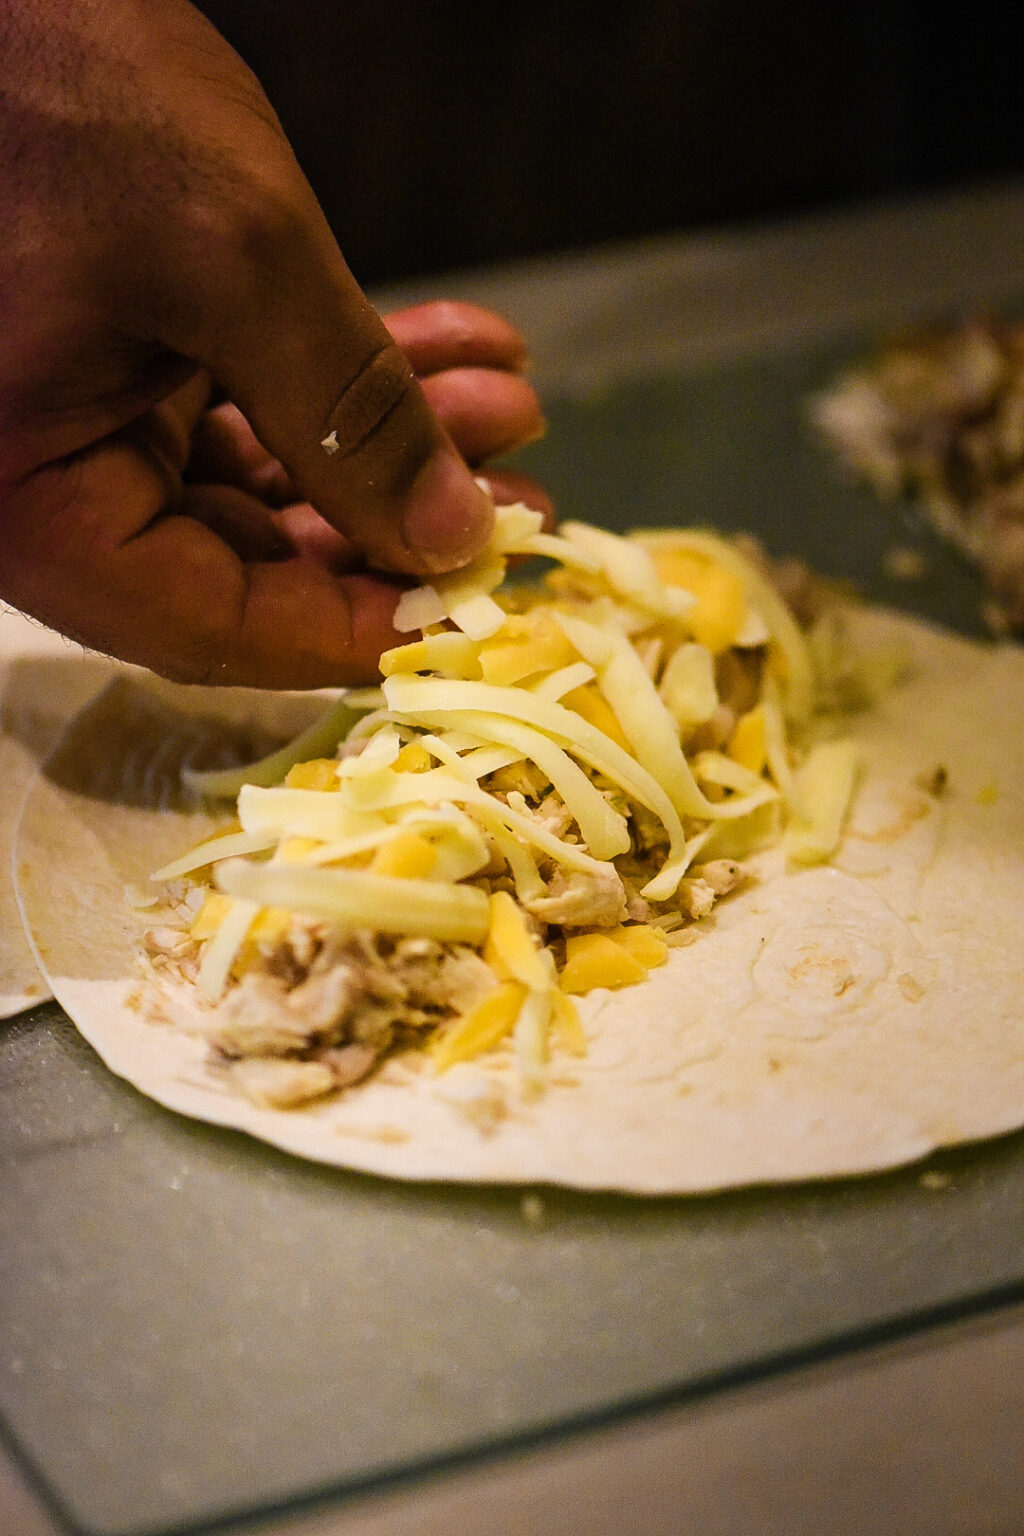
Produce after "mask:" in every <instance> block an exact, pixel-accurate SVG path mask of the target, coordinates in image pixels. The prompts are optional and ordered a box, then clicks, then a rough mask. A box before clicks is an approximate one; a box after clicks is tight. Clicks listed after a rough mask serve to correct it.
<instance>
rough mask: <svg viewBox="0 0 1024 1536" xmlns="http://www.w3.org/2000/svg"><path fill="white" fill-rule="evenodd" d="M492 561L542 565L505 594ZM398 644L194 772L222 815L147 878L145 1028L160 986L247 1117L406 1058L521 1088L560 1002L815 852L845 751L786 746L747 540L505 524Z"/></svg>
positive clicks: (516, 514) (567, 1015)
mask: <svg viewBox="0 0 1024 1536" xmlns="http://www.w3.org/2000/svg"><path fill="white" fill-rule="evenodd" d="M510 556H520V557H521V556H541V557H544V558H545V559H546V560H547V561H548V562H550V565H549V569H548V571H547V574H546V575H545V576H544V577H543V579H541V580H540V581H538V582H537V583H536V584H533V585H506V584H505V582H504V578H505V570H506V564H507V561H508V559H509V557H510ZM396 627H397V628H398V630H399V632H407V633H410V634H415V635H417V636H418V638H413V639H411V640H410V642H409V643H408V644H404V645H400V646H398V647H396V648H395V649H393V650H391V651H388V652H387V653H386V654H385V655H384V656H383V657H382V658H381V673H382V677H383V682H382V685H381V687H380V688H379V689H376V688H375V689H363V690H356V691H349V692H347V693H346V694H345V695H344V696H343V697H342V698H341V699H340V701H339V702H337V703H336V704H334V705H332V706H331V708H330V709H329V710H328V711H327V713H326V715H325V716H324V717H323V718H322V719H321V720H320V721H318V722H317V723H316V724H315V725H314V726H313V727H311V728H310V729H309V730H308V731H306V732H304V733H303V735H302V736H300V737H299V738H297V739H296V740H295V741H294V742H292V743H291V744H290V745H289V746H288V747H286V748H283V749H281V750H280V751H279V752H277V753H275V754H274V755H273V756H272V757H268V758H266V759H264V760H262V761H261V762H259V763H256V764H251V765H249V766H248V767H246V768H243V769H238V770H226V771H217V772H214V773H195V774H192V775H191V776H190V778H191V783H192V787H193V789H194V790H195V791H196V792H197V793H198V794H200V795H202V796H204V797H206V798H207V799H210V798H219V799H225V798H228V797H230V798H231V799H235V800H236V802H237V820H236V821H234V822H233V823H231V824H230V825H229V826H227V827H226V828H225V829H223V830H222V831H221V832H220V833H219V834H218V835H217V836H215V837H213V838H211V839H209V840H208V841H206V842H204V843H203V844H202V845H200V846H199V847H197V848H194V849H192V851H191V852H189V853H188V854H186V855H185V856H183V857H182V858H180V859H177V860H176V861H174V862H173V863H172V864H169V865H167V866H166V867H165V868H163V869H162V870H159V871H157V872H156V875H155V877H154V878H156V879H159V880H161V881H165V882H168V887H167V890H168V904H169V913H168V920H167V921H166V922H165V923H164V924H163V925H162V926H160V927H157V928H153V929H152V930H151V931H150V932H149V933H148V934H147V936H146V948H147V952H148V967H149V975H150V980H151V982H156V983H157V984H158V985H159V988H160V990H161V994H162V1001H161V1004H160V1007H159V1008H158V1009H157V1011H158V1012H161V1016H163V1017H165V1018H166V1017H168V997H169V995H170V994H171V993H173V991H174V989H175V987H180V986H182V985H184V986H185V987H186V988H187V989H188V992H189V1027H191V1028H193V1029H194V1028H196V1027H201V1029H202V1031H203V1033H204V1034H205V1036H206V1037H207V1039H208V1040H209V1042H210V1046H211V1051H212V1056H213V1059H214V1060H215V1061H216V1062H217V1063H219V1064H220V1066H221V1067H222V1068H223V1070H224V1071H225V1072H226V1073H227V1074H229V1075H230V1077H231V1079H232V1080H233V1081H234V1082H235V1083H236V1084H237V1086H238V1088H239V1089H240V1090H241V1091H242V1092H244V1093H245V1094H247V1095H248V1096H249V1097H250V1098H252V1099H253V1100H254V1101H256V1102H257V1103H260V1104H264V1105H270V1106H275V1107H282V1108H283V1107H292V1106H297V1105H302V1104H306V1103H309V1102H311V1101H314V1100H316V1099H319V1098H321V1097H323V1096H324V1095H328V1094H331V1093H334V1092H336V1091H337V1090H339V1089H341V1088H345V1087H347V1086H349V1085H351V1084H353V1083H356V1082H358V1081H360V1080H361V1079H362V1078H364V1077H366V1076H367V1074H369V1073H370V1072H372V1071H373V1070H374V1069H375V1068H376V1067H377V1066H378V1065H379V1064H380V1062H381V1061H382V1059H383V1058H384V1057H386V1056H388V1055H391V1054H394V1053H395V1052H396V1051H398V1050H408V1049H410V1048H415V1049H417V1050H418V1051H419V1059H420V1060H421V1061H422V1062H423V1063H424V1064H430V1065H432V1067H433V1069H435V1070H438V1071H441V1070H444V1069H445V1068H446V1067H448V1066H450V1065H451V1064H452V1063H454V1062H457V1061H461V1060H465V1059H467V1058H470V1057H474V1056H478V1055H480V1054H482V1053H494V1052H499V1053H505V1054H506V1055H508V1054H511V1055H512V1056H513V1058H514V1060H515V1061H516V1063H517V1065H518V1073H519V1079H520V1083H521V1086H522V1091H523V1092H524V1093H525V1094H531V1093H536V1092H539V1091H541V1089H542V1087H543V1084H544V1080H545V1073H546V1071H547V1068H548V1063H549V1061H550V1060H551V1059H552V1057H553V1056H555V1055H557V1054H558V1053H561V1052H567V1053H577V1054H578V1053H582V1052H584V1051H585V1049H586V1038H585V1034H584V1031H583V1029H582V1027H581V1023H580V1019H579V1016H578V1013H577V1010H576V1006H575V1003H574V998H575V997H577V996H579V995H581V994H585V993H588V992H590V991H592V990H593V989H595V988H601V987H610V988H617V987H624V986H628V985H630V984H632V983H636V982H639V981H642V980H643V979H644V977H646V975H647V974H648V972H649V970H650V969H652V968H653V967H656V966H660V965H662V964H663V963H664V962H665V961H666V959H667V957H668V954H669V951H670V949H671V948H673V947H675V946H678V945H680V944H685V943H688V942H689V941H690V940H691V939H692V938H693V937H694V932H695V926H694V925H696V924H698V923H699V921H700V920H701V919H702V918H704V917H706V916H707V915H708V913H710V912H711V910H712V909H713V907H714V905H715V903H716V902H717V901H718V900H719V899H720V898H721V897H723V896H725V895H726V894H727V893H728V892H729V891H731V890H733V889H734V888H735V887H737V886H738V885H740V884H741V883H742V882H743V880H744V879H745V878H746V877H747V872H746V870H745V868H744V864H743V860H744V859H745V858H747V857H748V856H750V855H751V854H753V853H755V852H756V851H758V850H760V849H762V848H764V847H766V846H768V845H771V844H774V843H778V842H779V841H780V840H781V841H782V842H783V844H784V846H785V848H786V850H787V852H788V854H789V856H790V858H792V859H793V860H797V861H804V862H813V861H817V860H821V859H825V858H827V857H828V856H829V854H830V853H831V852H832V850H833V849H834V848H835V846H836V844H837V842H838V839H839V836H840V832H841V828H842V823H843V818H844V816H845V813H846V809H847V806H848V803H849V800H850V796H851V793H852V789H853V784H854V778H855V773H856V761H855V753H854V749H853V747H852V744H851V743H850V742H849V741H848V740H846V739H843V738H841V737H838V736H836V735H835V734H834V733H830V732H825V733H824V734H823V733H822V732H821V731H820V730H819V731H816V732H810V731H809V727H810V723H811V717H812V713H813V710H814V705H815V664H814V654H813V651H814V648H813V646H812V645H809V644H808V637H807V636H806V634H805V633H804V631H803V630H802V628H801V625H800V624H799V623H798V622H797V620H796V619H795V618H794V615H793V612H792V611H791V609H790V608H789V607H788V606H787V605H786V603H785V602H784V601H783V600H782V598H781V597H780V595H779V591H778V589H777V587H776V586H775V585H774V584H773V583H772V581H771V580H769V579H768V576H767V575H766V572H765V568H764V563H763V562H762V561H760V560H759V559H758V558H756V556H753V555H752V554H751V553H750V550H749V546H748V547H744V546H743V545H742V544H740V543H733V542H729V541H726V540H724V539H721V538H718V537H716V536H715V535H713V534H711V533H706V532H700V531H684V530H672V531H660V532H651V533H634V534H631V535H629V536H628V537H619V536H617V535H615V534H612V533H609V532H606V531H603V530H601V529H598V528H594V527H590V526H589V525H586V524H583V523H566V524H564V525H562V527H561V530H560V532H559V534H557V535H553V534H547V533H544V532H543V531H542V528H541V518H540V515H539V514H538V513H536V512H533V511H531V510H530V509H529V508H527V507H524V506H521V505H520V506H514V507H505V508H500V509H499V510H498V514H497V523H496V531H495V536H494V539H493V541H492V544H491V546H490V548H489V549H488V551H487V552H486V553H485V554H484V555H482V556H481V557H480V558H479V559H478V560H476V561H475V562H474V564H473V565H472V566H471V567H470V568H468V569H467V570H465V571H461V572H458V573H457V574H456V575H454V576H451V577H447V578H443V579H441V580H439V581H437V582H436V583H435V584H434V585H433V586H424V587H418V588H416V589H414V590H413V591H410V592H408V593H406V594H405V596H404V597H403V598H402V600H401V603H400V605H399V609H398V613H397V616H396ZM819 649H820V647H819ZM197 1000H198V1004H199V1010H198V1017H199V1019H200V1020H201V1023H200V1025H199V1026H197V1024H196V1018H197V1013H196V1008H195V1003H196V1001H197Z"/></svg>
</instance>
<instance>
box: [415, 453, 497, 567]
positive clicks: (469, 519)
mask: <svg viewBox="0 0 1024 1536" xmlns="http://www.w3.org/2000/svg"><path fill="white" fill-rule="evenodd" d="M493 527H494V504H493V502H492V501H491V499H490V497H489V496H488V495H486V493H485V492H484V491H482V490H481V489H480V487H479V486H478V485H477V483H476V481H475V480H474V479H473V476H472V475H471V474H470V472H469V470H468V469H467V468H466V466H465V464H464V463H463V462H462V460H461V459H460V458H459V457H458V456H457V455H456V454H454V453H452V452H439V453H435V454H434V455H433V456H432V457H431V458H430V459H429V460H428V462H427V463H426V464H425V465H424V467H423V468H422V469H421V470H420V472H419V474H418V475H417V477H416V479H415V480H414V482H413V486H412V490H411V491H410V493H409V500H408V502H407V504H406V509H405V516H404V518H403V521H402V538H403V540H404V542H405V544H406V547H407V548H408V549H409V551H410V553H411V554H413V555H414V556H415V557H416V559H417V561H418V562H419V563H420V564H421V565H422V566H423V568H424V569H425V570H427V571H436V572H441V571H454V570H458V569H459V567H460V566H463V565H468V564H469V562H470V560H472V559H473V557H474V555H477V554H479V553H480V551H481V549H483V547H484V545H485V544H486V543H487V540H488V539H489V538H490V536H491V530H492V528H493Z"/></svg>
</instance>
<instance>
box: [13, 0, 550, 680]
mask: <svg viewBox="0 0 1024 1536" xmlns="http://www.w3.org/2000/svg"><path fill="white" fill-rule="evenodd" d="M0 87H2V90H0V102H2V103H3V105H2V106H0V136H2V142H0V196H2V203H3V206H4V208H5V219H6V224H7V236H8V238H5V241H4V243H3V246H2V249H0V596H2V597H4V598H5V599H6V600H8V601H9V602H11V603H13V604H14V605H15V606H17V607H20V608H22V609H24V610H25V611H26V612H29V613H32V614H34V615H35V616H37V617H38V618H40V619H42V620H44V621H45V622H46V623H48V624H51V625H52V626H54V627H55V628H58V629H61V630H63V631H64V632H65V633H68V634H71V635H73V636H74V637H75V638H77V639H79V640H81V641H82V642H84V643H86V644H89V645H91V646H94V647H95V648H97V649H100V650H104V651H108V652H110V653H111V654H114V655H118V656H120V657H122V658H124V659H126V660H131V661H136V662H140V663H142V664H143V665H146V666H149V667H152V668H154V669H155V670H156V671H159V672H162V673H164V674H165V675H167V676H170V677H175V678H178V679H181V680H184V681H195V682H222V683H237V682H249V683H255V684H257V685H261V686H274V687H312V686H318V685H323V684H329V683H339V682H355V681H365V680H368V679H370V678H371V677H373V676H375V675H376V665H377V659H378V657H379V654H380V651H381V650H382V649H384V648H386V647H387V646H388V645H390V644H393V643H394V641H395V635H394V631H393V630H392V628H391V616H392V613H393V610H394V605H395V602H396V601H397V596H398V592H399V591H400V588H401V585H402V584H401V583H397V582H395V581H392V580H389V579H388V578H386V577H385V576H383V575H381V574H379V573H380V572H383V571H394V572H403V573H408V574H409V575H413V576H426V575H429V574H430V573H432V572H437V571H439V570H445V569H451V568H455V567H457V566H459V565H461V564H464V563H466V562H467V561H468V560H469V559H471V558H472V556H473V555H474V554H475V553H476V552H477V550H478V549H479V548H480V547H481V546H482V545H483V543H484V542H485V541H486V538H487V536H488V533H489V529H490V519H491V513H490V503H489V501H488V499H487V498H486V497H485V496H484V495H483V494H482V493H481V492H480V491H479V489H478V488H477V486H476V485H475V483H474V481H473V478H472V474H471V472H470V470H469V469H468V468H467V461H468V462H469V463H472V464H473V465H478V464H480V463H482V462H484V461H485V460H486V459H487V458H489V457H490V456H491V455H493V454H495V453H498V452H501V451H504V450H505V449H507V448H510V447H513V446H516V445H517V444H519V443H521V442H524V441H527V440H529V439H530V438H531V437H534V436H536V435H537V433H538V432H539V431H540V429H541V426H542V423H541V417H540V410H539V406H538V403H537V400H536V396H535V395H534V393H533V391H532V390H531V389H530V387H529V385H528V384H527V383H526V382H525V381H524V380H523V379H522V377H521V368H522V365H523V347H522V342H521V339H520V338H519V337H518V335H517V333H516V332H515V331H514V330H513V329H512V328H511V327H510V326H507V325H506V324H505V323H504V322H502V321H500V320H498V318H497V317H496V316H492V315H490V314H488V313H487V312H486V311H481V310H476V309H473V308H470V307H468V306H459V305H436V306H422V307H419V308H417V309H413V310H406V311H403V312H402V313H401V314H398V315H395V316H393V317H391V320H390V322H389V324H390V331H391V334H389V331H388V329H386V328H385V326H384V324H383V323H382V322H381V320H380V319H379V317H378V316H377V315H376V314H375V313H374V311H373V310H372V308H371V307H370V305H369V304H368V302H367V301H366V299H365V298H364V296H363V295H362V293H361V292H360V290H359V288H358V286H357V285H356V283H355V281H354V279H353V278H352V276H351V274H350V273H349V271H348V269H347V267H346V266H345V264H344V261H343V259H342V257H341V255H340V252H339V251H338V248H337V245H336V244H335V241H334V239H333V236H332V235H331V233H330V230H329V229H328V227H327V225H326V222H325V220H324V218H323V215H322V213H321V211H320V209H319V207H318V206H317V204H316V201H315V199H314V197H313V194H312V192H311V190H310V188H309V186H308V184H307V183H306V182H305V180H304V178H303V177H302V174H301V172H300V171H299V169H298V167H297V165H296V164H295V161H294V158H293V156H292V154H291V151H290V149H289V147H288V144H287V142H286V140H285V139H284V136H283V134H282V132H281V129H280V126H279V124H278V123H277V121H276V119H275V117H274V115H273V112H272V110H271V108H270V107H269V104H268V103H267V102H266V99H265V97H264V96H263V94H262V92H261V91H260V88H259V86H258V84H257V83H256V81H255V80H254V78H253V77H252V75H251V74H250V73H249V71H248V70H247V69H246V68H245V66H244V65H243V64H242V63H241V62H240V60H238V58H237V57H236V55H235V54H234V53H233V52H232V50H231V49H230V48H229V47H228V45H227V44H226V43H225V42H224V41H223V39H222V38H220V37H219V35H218V34H217V33H216V32H215V31H214V30H213V29H212V28H211V27H209V25H208V24H207V23H206V22H205V21H203V19H202V18H201V17H200V16H199V15H198V13H197V12H195V11H194V10H193V9H192V7H191V6H189V5H188V4H186V3H185V0H77V3H76V5H75V6H74V7H68V6H67V5H66V0H19V3H18V4H17V5H14V4H13V0H0ZM213 381H215V382H213ZM227 401H230V402H231V403H230V404H228V403H226V402H227ZM335 444H337V445H338V447H337V449H336V451H330V450H332V449H334V445H335ZM325 445H326V446H325ZM492 478H493V480H494V482H495V486H496V489H497V491H498V493H499V496H500V497H501V494H502V491H505V492H506V493H507V494H508V495H509V496H513V495H521V494H523V493H524V491H523V487H522V486H517V487H515V488H513V487H512V486H511V485H508V484H504V485H503V484H502V482H501V481H500V479H499V477H498V476H497V475H496V474H495V475H494V476H493V477H492ZM525 494H526V495H527V498H528V499H530V500H531V501H532V502H533V503H534V504H536V505H540V506H542V507H544V506H545V498H544V497H543V494H542V493H538V492H537V489H536V488H532V490H531V489H530V488H529V487H527V488H526V491H525ZM502 499H504V497H502ZM314 507H315V508H316V511H315V512H314V510H313V508H314ZM367 562H368V563H369V565H370V566H372V567H373V568H374V570H373V571H369V570H367V569H366V568H365V565H366V563H367Z"/></svg>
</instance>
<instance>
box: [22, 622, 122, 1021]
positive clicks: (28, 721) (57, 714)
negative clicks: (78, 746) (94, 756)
mask: <svg viewBox="0 0 1024 1536" xmlns="http://www.w3.org/2000/svg"><path fill="white" fill-rule="evenodd" d="M115 668H116V663H114V662H112V661H109V660H108V659H107V658H106V657H103V656H96V655H94V654H88V655H87V654H86V653H85V652H83V650H82V648H81V646H78V645H75V644H74V643H73V642H72V641H70V640H67V639H65V637H64V636H63V635H58V634H56V633H55V632H54V631H53V630H52V629H47V628H46V627H45V625H42V624H39V623H37V622H36V621H35V620H34V619H29V618H26V617H25V615H24V614H22V613H18V612H16V611H15V610H14V609H13V608H6V607H3V606H2V605H0V1019H6V1018H10V1017H11V1016H12V1015H13V1014H16V1013H20V1012H21V1011H22V1009H24V1008H30V1007H33V1006H34V1005H35V1004H36V1003H40V1002H43V1001H45V999H46V998H47V997H49V995H50V992H49V988H48V986H47V985H46V982H45V981H44V979H43V977H42V975H41V973H40V971H39V967H38V966H37V965H36V962H35V957H34V955H33V953H32V949H31V946H30V945H29V942H28V939H27V937H26V935H25V931H24V928H23V926H22V922H21V917H20V915H19V912H18V906H17V901H16V899H15V893H14V880H13V871H12V867H11V859H12V854H13V834H14V827H15V823H16V821H17V818H18V813H19V811H20V809H21V803H22V801H23V800H24V798H25V793H26V791H27V789H28V786H29V784H30V783H31V782H32V779H33V778H34V776H35V774H36V771H37V770H38V767H39V764H40V763H41V762H42V761H44V760H45V758H46V756H47V755H48V753H49V752H50V751H51V750H52V749H53V746H54V743H55V742H56V741H57V739H58V737H59V736H60V733H61V732H62V731H63V730H64V729H65V728H66V726H67V724H68V721H69V720H71V719H72V718H73V717H74V716H75V715H76V714H77V713H78V711H79V710H81V709H82V708H83V707H84V705H85V704H86V703H87V702H88V700H89V699H90V698H92V697H94V696H95V694H96V693H97V692H98V691H99V690H100V689H101V688H102V687H104V686H105V684H106V683H107V682H108V681H109V680H110V677H111V676H112V675H113V673H114V671H115Z"/></svg>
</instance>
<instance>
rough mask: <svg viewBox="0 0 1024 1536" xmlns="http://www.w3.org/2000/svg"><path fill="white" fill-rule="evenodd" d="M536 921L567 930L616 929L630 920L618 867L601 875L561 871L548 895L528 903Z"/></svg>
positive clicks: (606, 870) (609, 869)
mask: <svg viewBox="0 0 1024 1536" xmlns="http://www.w3.org/2000/svg"><path fill="white" fill-rule="evenodd" d="M525 905H526V908H527V910H528V911H529V912H531V913H532V914H533V916H534V917H539V918H540V919H541V920H542V921H543V922H545V923H557V924H559V925H560V926H561V927H563V928H588V927H594V928H614V927H615V925H616V924H617V923H621V922H622V920H623V919H624V918H625V917H626V915H627V913H626V891H625V888H624V886H623V884H622V880H621V879H620V877H619V875H618V873H617V871H616V869H615V867H614V865H612V864H609V865H608V866H607V869H603V870H602V871H601V873H600V874H599V875H598V874H596V873H595V874H591V873H590V872H589V871H587V870H576V869H574V870H570V871H569V873H568V874H566V873H565V871H564V870H562V869H558V870H556V871H555V874H554V875H553V876H552V879H551V882H550V884H549V885H548V894H547V895H546V896H539V897H537V898H536V899H535V900H534V901H528V902H526V903H525Z"/></svg>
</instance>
